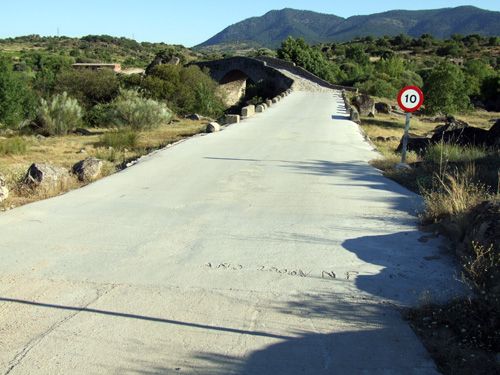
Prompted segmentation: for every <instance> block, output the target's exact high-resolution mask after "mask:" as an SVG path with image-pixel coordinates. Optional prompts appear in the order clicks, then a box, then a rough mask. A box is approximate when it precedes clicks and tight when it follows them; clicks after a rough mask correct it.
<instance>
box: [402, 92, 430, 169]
mask: <svg viewBox="0 0 500 375" xmlns="http://www.w3.org/2000/svg"><path fill="white" fill-rule="evenodd" d="M398 104H399V107H400V108H401V109H402V110H403V111H405V112H406V124H405V134H404V136H403V150H402V155H401V163H406V147H407V146H408V132H409V131H410V119H411V113H412V112H415V111H417V110H418V109H419V108H420V107H421V106H422V104H424V94H423V93H422V90H420V88H418V87H417V86H406V87H405V88H403V89H402V90H401V91H400V92H399V94H398Z"/></svg>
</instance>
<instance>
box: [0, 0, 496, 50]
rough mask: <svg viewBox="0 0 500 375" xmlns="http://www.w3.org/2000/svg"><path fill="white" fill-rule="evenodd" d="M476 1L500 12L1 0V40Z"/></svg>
mask: <svg viewBox="0 0 500 375" xmlns="http://www.w3.org/2000/svg"><path fill="white" fill-rule="evenodd" d="M460 5H474V6H477V7H479V8H483V9H489V10H496V11H500V0H468V1H461V0H454V1H451V0H434V1H432V0H420V1H401V0H399V1H396V0H384V1H375V0H355V1H346V0H342V1H338V0H287V1H286V0H283V1H282V0H253V1H252V0H249V1H239V0H218V1H215V0H213V1H208V0H184V1H177V0H171V1H168V0H134V1H131V0H120V1H117V0H79V1H75V0H24V1H21V2H19V1H12V0H0V38H6V37H11V36H19V35H27V34H40V35H57V31H58V29H59V33H60V35H67V36H83V35H88V34H109V35H114V36H125V37H128V38H134V39H136V40H138V41H150V42H165V43H172V44H184V45H185V46H187V47H191V46H193V45H196V44H198V43H201V42H203V41H205V40H206V39H208V38H210V37H211V36H213V35H214V34H216V33H217V32H219V31H221V30H222V29H223V28H225V27H226V26H229V25H231V24H233V23H236V22H238V21H241V20H243V19H245V18H248V17H252V16H260V15H262V14H264V13H266V12H268V11H269V10H272V9H282V8H287V7H288V8H296V9H308V10H313V11H318V12H322V13H330V14H336V15H338V16H342V17H349V16H352V15H358V14H370V13H377V12H383V11H386V10H392V9H434V8H445V7H455V6H460Z"/></svg>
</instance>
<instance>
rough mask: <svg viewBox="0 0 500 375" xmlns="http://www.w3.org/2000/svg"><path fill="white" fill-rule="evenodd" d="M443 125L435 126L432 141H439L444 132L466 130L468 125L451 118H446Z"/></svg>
mask: <svg viewBox="0 0 500 375" xmlns="http://www.w3.org/2000/svg"><path fill="white" fill-rule="evenodd" d="M445 121H446V122H445V124H444V125H439V126H436V128H435V129H434V135H433V136H432V139H433V141H439V140H440V139H441V136H442V135H443V133H444V132H447V131H453V130H459V129H464V128H468V127H469V126H470V125H469V124H467V123H466V122H465V121H460V120H457V119H456V118H455V117H453V116H448V117H446V120H445Z"/></svg>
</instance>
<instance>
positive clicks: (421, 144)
mask: <svg viewBox="0 0 500 375" xmlns="http://www.w3.org/2000/svg"><path fill="white" fill-rule="evenodd" d="M430 144H431V138H429V137H419V136H416V135H412V134H410V135H409V136H408V145H407V147H406V150H407V151H414V152H416V153H419V154H421V153H423V152H425V150H427V147H429V145H430ZM402 150H403V137H402V138H401V141H400V142H399V146H398V148H397V149H396V152H401V151H402Z"/></svg>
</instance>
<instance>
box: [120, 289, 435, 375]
mask: <svg viewBox="0 0 500 375" xmlns="http://www.w3.org/2000/svg"><path fill="white" fill-rule="evenodd" d="M271 308H273V309H275V310H277V311H278V312H280V313H281V314H283V315H293V316H296V317H297V316H299V317H301V318H303V319H305V320H309V321H310V322H311V331H309V332H294V333H293V337H289V338H286V339H283V340H278V341H277V340H272V341H270V342H269V343H268V344H267V345H261V347H262V349H260V350H255V351H250V352H249V353H248V354H247V355H244V356H234V355H223V354H220V353H214V352H210V351H208V352H199V353H194V354H193V355H192V358H193V359H194V360H195V362H194V363H196V364H197V365H196V367H194V366H193V364H192V363H185V364H184V366H185V367H186V368H183V367H182V365H178V366H180V367H177V368H176V367H167V366H168V365H166V366H165V367H164V366H161V365H158V364H157V363H156V364H151V363H147V362H139V363H137V362H134V363H133V364H132V369H128V370H129V371H131V372H133V373H137V374H147V375H153V374H170V373H175V370H177V371H179V372H180V373H183V372H189V373H191V372H193V373H200V374H207V375H208V374H248V375H254V374H255V375H281V374H283V375H285V374H286V375H290V374H291V375H295V374H302V375H304V374H315V375H316V374H359V373H370V374H372V373H375V374H383V373H394V374H395V373H405V374H413V373H419V374H431V373H435V369H434V366H433V364H432V362H431V361H429V360H428V356H427V353H426V352H425V350H424V349H423V347H422V346H421V344H420V343H419V342H418V341H417V340H416V339H415V337H414V334H413V332H412V331H411V330H410V328H409V327H407V326H406V324H405V323H404V322H402V321H401V319H400V318H399V316H398V315H399V313H398V312H397V311H395V310H394V309H392V308H390V307H389V306H387V305H383V304H375V303H369V302H366V303H365V302H359V301H354V300H353V301H349V300H345V299H338V298H336V297H335V295H332V294H328V293H323V294H322V293H320V294H319V295H299V296H297V298H296V300H295V301H290V302H287V303H282V304H279V303H276V305H274V306H271ZM323 319H324V321H322V320H323ZM313 321H314V322H315V323H313ZM332 321H333V322H335V323H332ZM360 323H361V324H362V326H361V327H363V329H361V330H359V329H358V330H355V329H354V325H358V327H359V324H360ZM315 324H316V325H320V327H316V326H315ZM333 326H335V327H336V332H332V328H333ZM214 344H215V343H214ZM167 363H169V364H170V363H171V362H170V361H169V357H168V353H166V354H165V364H167Z"/></svg>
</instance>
